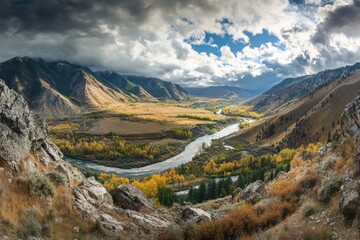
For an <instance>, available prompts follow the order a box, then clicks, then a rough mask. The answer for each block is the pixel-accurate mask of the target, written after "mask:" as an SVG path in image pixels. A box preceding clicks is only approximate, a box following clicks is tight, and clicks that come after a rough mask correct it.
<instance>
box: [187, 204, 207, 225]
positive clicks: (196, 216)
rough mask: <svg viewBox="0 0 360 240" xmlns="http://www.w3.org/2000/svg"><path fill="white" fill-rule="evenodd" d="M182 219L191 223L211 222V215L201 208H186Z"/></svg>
mask: <svg viewBox="0 0 360 240" xmlns="http://www.w3.org/2000/svg"><path fill="white" fill-rule="evenodd" d="M182 219H183V220H184V221H185V222H188V221H191V222H195V223H201V222H204V221H211V215H210V213H208V212H205V211H204V210H202V209H200V208H192V207H186V208H185V209H184V210H183V212H182Z"/></svg>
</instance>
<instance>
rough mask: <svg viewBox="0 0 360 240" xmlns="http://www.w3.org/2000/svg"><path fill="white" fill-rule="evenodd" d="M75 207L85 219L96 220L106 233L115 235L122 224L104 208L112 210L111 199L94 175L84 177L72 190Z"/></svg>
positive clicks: (120, 229) (121, 228)
mask: <svg viewBox="0 0 360 240" xmlns="http://www.w3.org/2000/svg"><path fill="white" fill-rule="evenodd" d="M73 197H74V202H75V208H76V209H77V210H78V211H79V212H80V213H82V214H83V215H84V216H85V217H86V218H87V219H89V220H91V221H92V222H96V223H97V225H98V226H99V227H100V228H101V230H102V231H103V232H104V233H105V234H107V235H114V236H116V235H117V234H118V233H119V232H120V231H122V230H123V226H124V224H123V223H122V222H120V221H118V220H117V219H115V218H114V217H112V216H111V215H109V214H107V213H106V212H104V210H109V211H112V210H113V200H112V197H111V195H110V194H109V193H108V192H107V191H106V189H105V188H104V187H103V186H102V185H101V184H100V183H99V182H98V181H96V180H95V178H94V177H90V178H87V179H85V180H84V181H83V182H82V183H80V184H79V185H78V186H77V187H76V188H74V190H73Z"/></svg>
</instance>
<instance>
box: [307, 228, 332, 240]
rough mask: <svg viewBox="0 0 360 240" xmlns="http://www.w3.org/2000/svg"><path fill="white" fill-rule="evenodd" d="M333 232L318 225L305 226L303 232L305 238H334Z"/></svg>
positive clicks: (313, 239)
mask: <svg viewBox="0 0 360 240" xmlns="http://www.w3.org/2000/svg"><path fill="white" fill-rule="evenodd" d="M332 237H333V234H332V232H331V231H330V230H329V229H327V228H322V227H317V228H315V229H313V228H305V229H304V232H303V234H302V238H301V239H303V240H328V239H332Z"/></svg>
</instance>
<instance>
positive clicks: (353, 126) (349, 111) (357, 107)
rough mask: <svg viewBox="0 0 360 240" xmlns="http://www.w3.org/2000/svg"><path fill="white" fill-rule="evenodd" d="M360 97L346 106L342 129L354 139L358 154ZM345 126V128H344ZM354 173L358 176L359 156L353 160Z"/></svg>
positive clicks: (359, 148) (359, 170)
mask: <svg viewBox="0 0 360 240" xmlns="http://www.w3.org/2000/svg"><path fill="white" fill-rule="evenodd" d="M358 119H360V96H358V97H357V98H356V99H355V100H354V101H352V102H351V103H349V104H348V105H346V107H345V110H344V113H343V121H342V122H343V123H342V127H343V129H344V130H345V131H346V132H347V133H348V134H349V135H350V136H351V137H352V139H354V141H355V143H356V144H357V147H358V153H359V152H360V151H359V150H360V124H359V120H358ZM344 125H345V126H344ZM355 173H356V174H358V175H360V155H358V156H357V157H356V159H355Z"/></svg>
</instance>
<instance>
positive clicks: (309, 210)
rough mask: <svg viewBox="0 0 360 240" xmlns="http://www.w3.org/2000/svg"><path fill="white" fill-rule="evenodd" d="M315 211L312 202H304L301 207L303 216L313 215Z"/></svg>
mask: <svg viewBox="0 0 360 240" xmlns="http://www.w3.org/2000/svg"><path fill="white" fill-rule="evenodd" d="M316 212H317V207H316V206H315V205H314V204H306V205H305V206H303V208H302V209H301V214H302V216H303V217H304V218H306V217H310V216H311V215H314V214H315V213H316Z"/></svg>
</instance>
